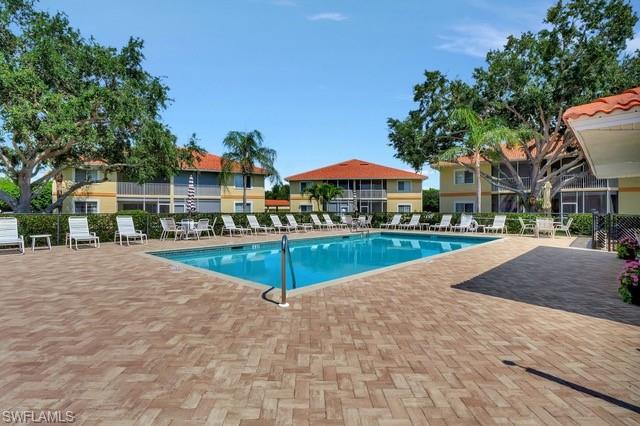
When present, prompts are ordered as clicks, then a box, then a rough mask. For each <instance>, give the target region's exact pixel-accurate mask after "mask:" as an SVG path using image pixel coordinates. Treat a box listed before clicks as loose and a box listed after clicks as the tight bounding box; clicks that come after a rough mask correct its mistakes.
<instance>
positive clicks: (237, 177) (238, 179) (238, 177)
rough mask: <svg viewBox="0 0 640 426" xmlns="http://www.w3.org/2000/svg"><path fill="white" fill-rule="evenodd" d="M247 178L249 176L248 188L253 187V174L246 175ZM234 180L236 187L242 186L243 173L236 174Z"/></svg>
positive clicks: (247, 180)
mask: <svg viewBox="0 0 640 426" xmlns="http://www.w3.org/2000/svg"><path fill="white" fill-rule="evenodd" d="M246 178H247V179H246V182H247V189H250V188H253V187H252V186H251V176H246ZM233 182H234V186H235V187H236V188H242V175H235V176H234V179H233ZM240 204H242V203H240Z"/></svg>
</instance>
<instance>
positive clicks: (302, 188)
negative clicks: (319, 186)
mask: <svg viewBox="0 0 640 426" xmlns="http://www.w3.org/2000/svg"><path fill="white" fill-rule="evenodd" d="M311 185H313V182H300V192H301V193H302V192H304V191H305V190H306V189H307V188H308V187H310V186H311Z"/></svg>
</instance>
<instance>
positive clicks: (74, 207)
mask: <svg viewBox="0 0 640 426" xmlns="http://www.w3.org/2000/svg"><path fill="white" fill-rule="evenodd" d="M76 203H96V212H95V213H87V212H86V208H85V212H84V213H76ZM85 207H86V206H85ZM98 213H100V200H73V214H98Z"/></svg>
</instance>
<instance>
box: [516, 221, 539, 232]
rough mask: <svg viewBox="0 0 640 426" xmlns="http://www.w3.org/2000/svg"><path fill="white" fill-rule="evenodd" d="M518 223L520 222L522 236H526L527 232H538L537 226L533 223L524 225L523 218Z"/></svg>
mask: <svg viewBox="0 0 640 426" xmlns="http://www.w3.org/2000/svg"><path fill="white" fill-rule="evenodd" d="M518 222H520V235H524V233H525V232H526V231H531V232H533V233H535V232H536V226H535V225H534V224H533V223H524V220H523V219H522V218H521V217H519V218H518Z"/></svg>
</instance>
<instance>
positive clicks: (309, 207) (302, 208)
mask: <svg viewBox="0 0 640 426" xmlns="http://www.w3.org/2000/svg"><path fill="white" fill-rule="evenodd" d="M312 211H313V206H312V205H311V204H300V213H308V212H312Z"/></svg>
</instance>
